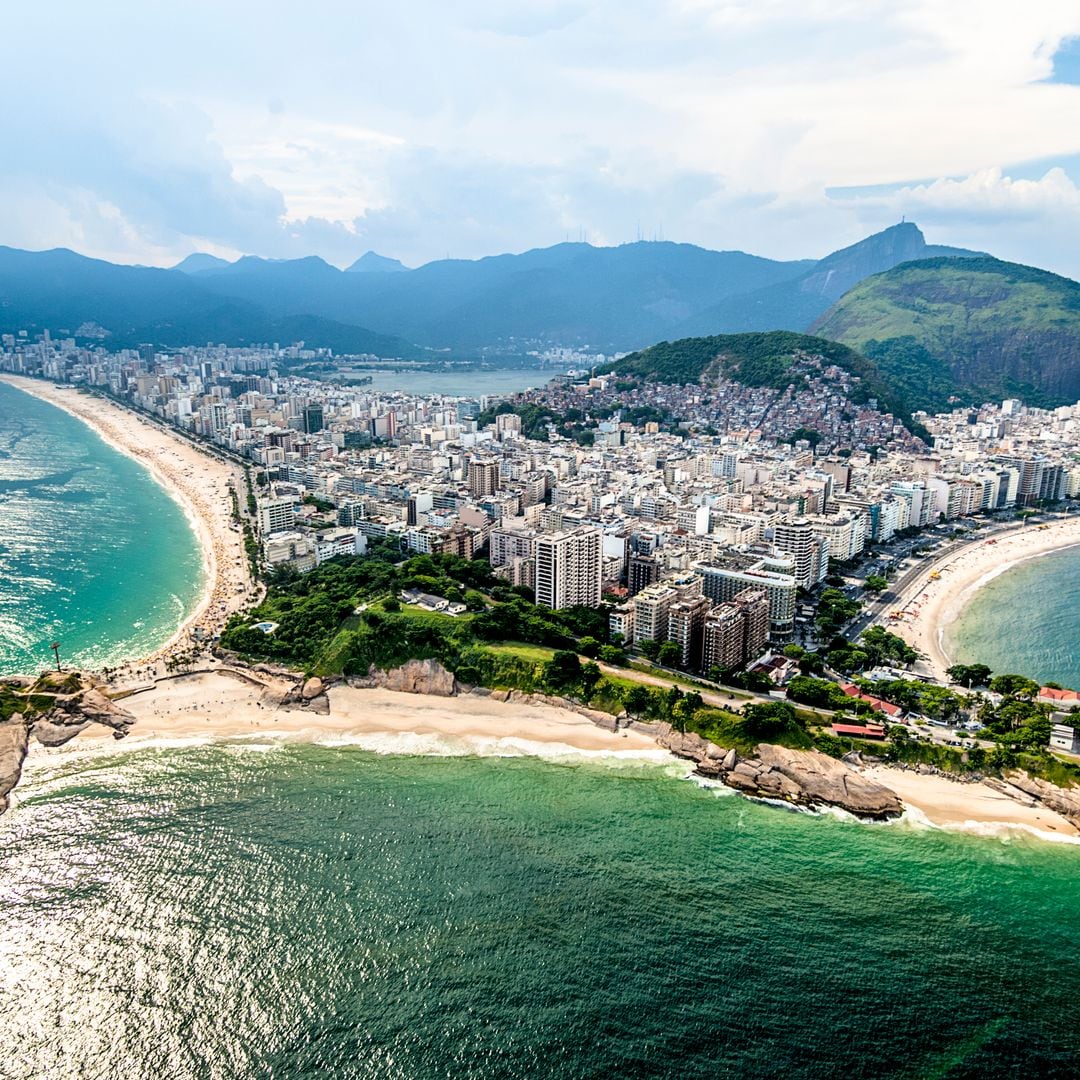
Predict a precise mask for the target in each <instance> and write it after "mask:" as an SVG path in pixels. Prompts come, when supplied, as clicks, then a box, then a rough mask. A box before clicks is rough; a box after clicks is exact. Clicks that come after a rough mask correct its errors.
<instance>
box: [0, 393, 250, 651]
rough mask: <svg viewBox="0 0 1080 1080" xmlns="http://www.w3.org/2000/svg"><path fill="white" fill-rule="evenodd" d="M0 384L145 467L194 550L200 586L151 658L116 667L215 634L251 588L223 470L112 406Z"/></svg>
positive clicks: (228, 475)
mask: <svg viewBox="0 0 1080 1080" xmlns="http://www.w3.org/2000/svg"><path fill="white" fill-rule="evenodd" d="M0 378H2V379H3V381H4V382H6V383H8V384H9V385H10V386H12V387H14V388H15V389H16V390H21V391H22V392H23V393H26V394H30V395H31V396H32V397H36V398H38V399H39V400H41V401H44V402H47V403H48V404H50V405H53V406H55V407H56V408H58V409H62V410H63V411H64V412H66V413H67V414H68V415H69V416H73V417H74V418H75V419H77V420H79V421H80V422H82V423H84V424H85V425H86V426H87V427H88V428H90V429H91V430H92V431H93V432H94V433H95V434H96V435H97V436H98V437H99V438H100V439H101V440H102V441H103V442H105V443H106V444H107V445H108V446H109V447H111V448H112V449H113V450H116V451H117V452H119V453H121V454H124V455H125V456H126V457H129V458H131V459H132V460H133V461H135V462H137V463H138V464H139V465H141V466H142V467H143V468H145V469H146V471H147V472H148V473H149V474H150V477H151V479H152V480H153V481H154V482H155V483H157V484H158V486H159V487H161V488H162V489H163V490H164V491H165V493H166V494H167V495H168V496H169V497H170V498H171V499H172V500H173V501H174V502H175V503H176V504H177V505H178V506H179V507H180V509H181V510H182V511H183V514H184V517H185V519H186V520H187V522H188V526H189V528H190V529H191V531H192V533H193V535H194V537H195V540H196V543H197V544H198V545H199V548H200V550H201V552H202V568H203V574H202V579H203V580H202V583H201V588H200V590H199V592H198V595H197V599H196V600H195V602H194V603H193V604H191V605H190V606H189V608H188V610H187V611H186V612H185V614H184V617H183V619H182V620H181V621H180V622H179V624H178V625H177V627H176V629H175V630H174V631H173V633H172V634H171V635H170V636H169V637H168V638H167V639H166V640H165V641H163V642H162V643H161V644H160V645H158V646H157V647H156V648H155V649H153V650H152V651H151V652H149V653H148V654H146V655H145V656H141V657H137V658H136V657H132V658H128V659H126V660H125V661H123V663H122V665H121V666H126V667H128V668H136V667H145V666H148V665H157V664H158V663H159V662H160V661H163V660H166V659H167V658H168V657H170V656H171V655H172V654H174V653H175V652H178V651H182V648H181V647H186V646H187V644H188V642H189V640H190V635H191V631H192V630H193V629H194V628H195V627H196V626H201V627H202V628H203V629H204V630H205V631H206V632H207V633H216V632H217V631H219V630H220V629H221V626H223V625H224V622H225V619H226V618H227V617H228V615H229V614H231V613H232V611H233V610H235V608H236V606H237V603H236V601H237V598H242V597H243V596H244V595H245V594H246V593H247V592H248V591H249V590H250V589H251V587H252V585H251V579H250V574H249V571H248V562H247V557H246V554H245V552H244V547H243V537H242V535H241V534H240V533H239V532H237V531H234V530H233V529H232V527H231V524H232V522H231V515H232V505H231V499H230V496H229V484H230V482H231V479H232V471H231V469H230V468H229V467H228V466H227V465H224V464H222V463H221V462H219V461H217V460H216V459H215V458H213V457H211V456H210V455H208V454H204V453H202V452H201V451H199V450H198V449H197V448H195V447H193V446H191V445H190V444H188V443H187V442H185V441H184V440H183V439H181V438H180V437H179V436H177V435H173V434H171V433H170V432H168V431H166V430H163V429H161V428H158V427H157V426H155V425H152V424H150V423H149V422H148V421H146V420H145V419H143V418H142V417H140V416H137V415H135V414H134V413H131V412H128V411H127V410H125V409H122V408H121V407H120V406H119V405H114V404H113V403H112V402H109V401H106V400H104V399H102V398H100V397H97V396H90V395H86V394H82V393H80V392H79V391H78V390H77V389H76V388H75V387H61V386H58V385H56V384H55V383H51V382H44V381H40V380H37V379H28V378H24V377H21V376H18V375H9V374H6V373H5V374H4V375H2V376H0ZM196 473H199V474H200V475H198V476H196V475H195V474H196Z"/></svg>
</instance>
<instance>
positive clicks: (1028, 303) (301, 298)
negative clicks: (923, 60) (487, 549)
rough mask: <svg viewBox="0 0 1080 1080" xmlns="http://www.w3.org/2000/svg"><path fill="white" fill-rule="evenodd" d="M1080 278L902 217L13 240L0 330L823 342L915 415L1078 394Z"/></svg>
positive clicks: (372, 339) (498, 350)
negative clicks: (604, 242)
mask: <svg viewBox="0 0 1080 1080" xmlns="http://www.w3.org/2000/svg"><path fill="white" fill-rule="evenodd" d="M1078 293H1080V285H1078V284H1077V283H1076V282H1073V281H1070V280H1068V279H1066V278H1060V277H1057V276H1056V275H1053V274H1049V273H1047V272H1046V271H1042V270H1035V269H1033V268H1031V267H1024V266H1019V265H1017V264H1013V263H1005V262H1001V261H1000V260H997V259H994V258H992V257H990V256H988V255H984V254H982V253H979V252H975V251H968V250H966V249H962V248H946V247H940V246H936V245H931V244H927V243H926V240H925V238H924V236H923V234H922V232H921V231H920V230H919V228H918V227H917V226H916V225H915V224H914V223H913V222H901V223H900V224H898V225H893V226H891V227H890V228H887V229H885V230H883V231H882V232H879V233H875V234H874V235H872V236H869V237H867V238H866V239H864V240H861V241H859V242H858V243H856V244H853V245H850V246H848V247H845V248H841V249H840V250H838V251H835V252H833V253H832V254H830V255H827V256H826V257H825V258H823V259H817V260H809V259H805V260H794V261H779V260H774V259H767V258H762V257H760V256H756V255H752V254H747V253H746V252H742V251H710V250H708V249H705V248H701V247H696V246H694V245H692V244H677V243H667V242H639V243H634V244H625V245H622V246H621V247H613V248H602V247H593V246H591V245H589V244H584V243H565V244H556V245H555V246H553V247H549V248H538V249H535V250H532V251H526V252H524V253H522V254H517V255H495V256H491V257H488V258H483V259H476V260H463V259H444V260H438V261H436V262H431V263H428V264H426V265H424V266H421V267H418V268H416V269H409V268H407V267H405V266H403V265H402V264H401V263H400V262H398V261H397V260H396V259H390V258H387V257H385V256H382V255H379V254H377V253H375V252H370V251H369V252H367V253H366V254H365V255H363V256H362V257H361V258H359V259H357V260H356V262H355V263H353V264H352V265H351V266H350V267H349V268H348V269H347V270H339V269H337V268H336V267H333V266H331V265H329V264H328V263H326V262H325V261H323V260H322V259H320V258H317V257H314V256H311V257H308V258H302V259H288V260H272V259H263V258H258V257H254V256H244V257H242V258H240V259H237V260H236V261H235V262H228V261H227V260H224V259H220V258H218V257H216V256H213V255H209V254H203V253H196V254H193V255H189V256H188V257H187V258H186V259H184V260H183V261H182V262H181V263H179V264H178V265H177V266H175V267H173V268H172V269H169V270H162V269H154V268H149V267H139V266H118V265H115V264H112V263H108V262H104V261H101V260H97V259H89V258H86V257H84V256H81V255H77V254H76V253H74V252H71V251H67V250H63V249H58V250H54V251H44V252H28V251H20V250H17V249H13V248H0V330H2V331H4V332H9V333H10V332H17V331H19V330H27V331H30V332H35V331H36V332H40V331H41V330H44V329H49V330H51V331H53V332H54V333H59V332H61V331H65V332H67V333H69V334H73V335H76V336H80V337H86V338H88V339H90V340H96V341H100V342H102V343H104V344H106V345H109V346H111V347H120V346H130V345H135V344H141V343H152V344H157V345H160V346H179V345H189V344H201V343H203V342H208V341H213V342H223V343H225V344H229V345H246V344H255V343H269V342H275V341H276V342H280V343H282V344H286V343H292V342H294V341H298V340H303V341H304V342H306V343H307V344H308V345H309V346H322V347H328V348H331V349H332V350H334V352H336V353H339V354H340V353H373V354H375V355H378V356H382V357H387V358H393V357H400V358H428V359H439V358H441V357H452V358H469V357H476V356H477V355H478V354H488V355H499V354H502V355H516V356H520V355H522V354H524V353H526V352H528V351H531V350H536V349H544V348H547V347H552V346H571V347H579V348H585V349H589V350H592V351H598V352H606V353H612V352H626V351H633V350H640V349H644V348H646V347H648V346H650V345H652V344H654V343H656V342H667V341H682V340H684V339H693V338H699V337H709V336H713V335H717V334H732V333H746V332H759V331H775V330H787V331H798V332H805V331H811V332H813V333H814V334H816V335H819V336H821V337H826V338H831V339H835V340H837V341H840V342H843V343H845V344H847V345H849V346H852V347H853V348H854V349H856V350H857V351H859V353H860V354H861V355H863V356H865V357H866V358H868V359H869V360H870V361H872V362H873V363H874V364H875V365H876V368H877V369H878V370H880V373H881V375H882V377H883V378H884V379H885V381H886V382H887V383H888V384H889V385H890V386H891V387H893V388H894V389H895V390H896V391H897V393H898V394H899V396H900V397H901V398H903V399H904V400H906V401H908V402H910V403H911V405H912V407H914V408H926V409H931V410H934V409H940V408H945V407H948V405H949V404H950V403H956V402H961V403H966V402H969V401H974V400H976V399H979V400H982V398H983V397H986V396H995V397H1000V396H1003V395H1012V396H1018V397H1022V398H1024V399H1025V400H1028V401H1031V402H1033V403H1039V404H1054V403H1059V402H1062V401H1067V400H1076V398H1077V396H1078V395H1080V301H1078V299H1077V296H1078Z"/></svg>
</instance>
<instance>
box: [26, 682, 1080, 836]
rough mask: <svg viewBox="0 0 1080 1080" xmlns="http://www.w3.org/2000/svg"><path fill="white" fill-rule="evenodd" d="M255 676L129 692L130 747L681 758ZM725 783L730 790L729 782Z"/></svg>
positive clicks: (988, 831)
mask: <svg viewBox="0 0 1080 1080" xmlns="http://www.w3.org/2000/svg"><path fill="white" fill-rule="evenodd" d="M258 680H259V681H258V682H255V681H253V680H249V679H247V678H240V677H238V676H236V675H235V674H230V673H228V672H225V671H210V672H201V673H197V674H192V675H181V676H177V677H174V678H171V679H168V680H164V681H162V682H159V683H158V684H157V685H156V686H154V687H153V688H152V689H147V690H145V691H141V692H138V693H135V694H132V695H131V696H130V697H127V698H124V699H123V700H122V701H121V702H120V704H121V705H122V707H123V708H124V709H125V710H127V711H128V712H129V713H131V715H132V716H133V717H134V718H135V724H134V726H133V728H132V729H131V732H130V734H128V735H127V736H126V737H125V739H124V740H123V743H124V745H125V746H126V747H131V748H133V749H137V748H140V747H154V746H176V745H184V744H189V743H199V742H210V741H212V742H220V743H221V744H222V745H230V744H232V745H236V746H238V747H243V746H263V747H264V746H265V745H266V742H267V740H272V741H280V742H282V743H286V742H310V743H316V744H319V745H324V746H356V747H358V748H359V749H362V750H368V751H371V752H374V753H384V754H409V755H423V756H438V757H441V756H458V755H469V756H484V757H519V756H534V757H546V758H555V759H566V758H573V757H580V758H585V759H590V758H591V759H594V760H597V759H623V760H627V761H638V762H642V763H651V764H656V765H675V764H685V762H682V761H681V760H680V759H679V758H677V757H675V756H674V755H673V754H671V753H670V752H669V751H667V750H665V749H663V748H661V747H660V746H659V745H658V744H657V742H656V741H655V740H654V738H653V737H652V736H651V735H649V734H646V733H645V732H643V731H640V730H628V729H625V728H624V729H621V730H619V731H617V732H613V731H609V730H607V729H605V728H602V727H598V726H596V725H594V724H593V723H591V722H590V721H589V720H587V719H585V718H583V717H582V716H580V715H579V714H577V713H575V712H571V711H570V710H568V709H561V708H557V707H554V706H551V705H544V704H524V703H521V702H515V703H512V704H511V703H505V702H501V701H497V700H495V699H492V698H489V697H484V696H474V695H460V696H454V697H442V696H433V695H425V694H414V693H405V692H402V691H396V690H381V689H358V688H353V687H349V686H345V685H336V686H332V687H331V688H330V689H329V691H328V692H327V704H328V709H327V710H326V711H315V710H313V709H309V708H298V707H287V706H283V704H282V700H283V698H284V697H285V696H286V694H287V692H288V690H289V689H290V688H291V687H292V686H293V685H294V684H293V683H292V682H291V681H289V680H287V679H283V678H278V677H275V676H269V675H263V674H261V673H260V674H259V675H258ZM106 740H108V741H107V742H106ZM94 746H96V747H98V748H101V749H108V750H109V751H110V752H116V743H115V742H114V741H113V738H112V732H111V731H110V730H109V729H107V728H104V727H99V726H97V725H95V726H93V727H91V728H90V729H89V730H88V731H86V732H84V733H83V734H82V736H80V737H79V738H78V739H76V740H73V741H72V742H71V743H69V744H67V747H62V748H60V749H59V750H48V751H47V750H45V749H43V748H41V747H37V746H34V747H33V748H32V749H31V751H30V759H31V760H34V759H35V758H38V756H39V755H41V754H44V753H65V752H81V751H85V750H86V749H87V748H88V747H94ZM859 771H860V772H861V773H862V775H864V776H866V777H867V778H868V779H871V780H875V781H877V782H878V783H881V784H883V785H884V786H885V787H887V788H889V789H891V790H892V791H894V792H895V793H896V794H897V795H898V796H899V797H900V798H901V800H902V801H903V803H904V805H905V808H906V811H905V814H904V815H903V817H902V818H900V819H899V820H900V821H902V822H907V823H908V824H913V825H916V826H923V827H927V826H929V827H932V828H939V829H944V830H947V831H962V832H971V833H976V834H980V835H992V836H998V837H1003V838H1010V837H1014V836H1016V835H1017V834H1019V833H1027V834H1030V835H1033V836H1035V837H1037V838H1041V839H1043V840H1048V841H1056V842H1068V843H1080V829H1077V828H1076V826H1074V825H1073V824H1071V823H1070V822H1069V821H1068V820H1067V819H1065V818H1064V817H1062V816H1061V815H1059V814H1057V813H1055V812H1054V811H1052V810H1048V809H1047V808H1045V807H1043V806H1030V805H1026V804H1024V803H1021V802H1018V801H1016V800H1014V799H1011V798H1009V797H1008V796H1006V795H1004V794H1002V793H1001V792H1000V791H997V790H994V789H992V788H990V787H988V786H987V785H985V784H981V783H960V782H957V781H954V780H950V779H948V778H946V777H944V776H940V775H924V774H919V773H915V772H912V771H910V770H904V769H897V768H893V767H890V766H886V765H875V766H872V767H865V768H862V769H859ZM725 790H729V791H731V793H732V794H735V791H734V789H725Z"/></svg>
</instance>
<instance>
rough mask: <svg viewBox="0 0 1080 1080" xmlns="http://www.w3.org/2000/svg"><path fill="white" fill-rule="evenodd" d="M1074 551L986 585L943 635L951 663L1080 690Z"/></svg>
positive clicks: (1077, 555) (1079, 573) (1079, 595)
mask: <svg viewBox="0 0 1080 1080" xmlns="http://www.w3.org/2000/svg"><path fill="white" fill-rule="evenodd" d="M1078 636H1080V547H1072V548H1066V549H1065V550H1063V551H1055V552H1052V553H1050V554H1049V555H1043V556H1041V557H1039V558H1037V559H1029V560H1028V561H1027V562H1023V563H1020V564H1018V565H1017V566H1014V567H1012V568H1011V569H1009V570H1006V571H1005V572H1004V573H1003V574H1000V575H999V576H997V577H995V578H993V579H992V580H991V581H988V582H987V583H986V584H985V585H984V586H983V587H982V588H980V589H979V590H978V591H977V592H976V593H975V594H974V596H973V597H972V599H971V603H970V604H968V606H967V607H966V608H965V609H964V610H963V611H962V612H961V613H960V616H959V618H958V619H957V620H956V621H955V622H954V623H952V624H951V625H950V626H948V627H947V628H946V630H945V638H944V644H945V651H946V653H948V655H949V658H950V660H952V662H953V663H957V664H974V663H980V664H987V665H988V666H989V667H990V668H992V669H993V670H994V671H995V672H1006V671H1010V672H1019V673H1021V674H1023V675H1028V676H1030V677H1031V678H1034V679H1039V680H1040V681H1041V682H1048V681H1049V682H1058V683H1061V685H1062V686H1071V687H1077V688H1080V648H1078V647H1077V637H1078Z"/></svg>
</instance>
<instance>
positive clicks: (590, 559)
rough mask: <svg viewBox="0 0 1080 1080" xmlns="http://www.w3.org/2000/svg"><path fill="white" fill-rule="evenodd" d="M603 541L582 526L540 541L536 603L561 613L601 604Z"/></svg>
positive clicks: (599, 535)
mask: <svg viewBox="0 0 1080 1080" xmlns="http://www.w3.org/2000/svg"><path fill="white" fill-rule="evenodd" d="M602 580H603V538H602V535H601V533H600V530H599V529H595V528H592V527H590V526H582V527H581V528H578V529H572V530H570V531H567V532H559V533H554V534H553V535H547V536H539V537H537V539H536V586H535V588H536V603H537V604H538V605H540V606H541V607H546V608H551V609H553V610H558V609H559V608H566V607H573V606H574V605H575V604H586V605H588V606H589V607H597V606H599V604H600V593H601V582H602Z"/></svg>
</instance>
